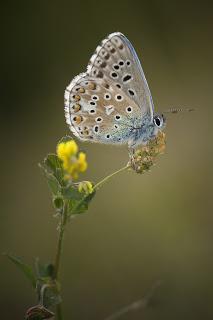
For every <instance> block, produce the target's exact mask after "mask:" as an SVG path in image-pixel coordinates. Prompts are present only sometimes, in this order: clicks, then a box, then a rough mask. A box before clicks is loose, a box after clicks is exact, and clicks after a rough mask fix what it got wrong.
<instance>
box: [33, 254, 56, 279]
mask: <svg viewBox="0 0 213 320" xmlns="http://www.w3.org/2000/svg"><path fill="white" fill-rule="evenodd" d="M35 269H36V274H37V278H41V279H42V278H50V279H52V278H53V273H54V266H53V264H52V263H45V264H42V263H41V262H40V261H39V258H36V260H35Z"/></svg>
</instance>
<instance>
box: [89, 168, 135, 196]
mask: <svg viewBox="0 0 213 320" xmlns="http://www.w3.org/2000/svg"><path fill="white" fill-rule="evenodd" d="M129 168H130V165H129V164H127V165H126V166H125V167H122V168H121V169H119V170H117V171H115V172H113V173H111V174H110V175H108V176H107V177H105V178H103V179H102V180H101V181H99V182H98V183H96V185H95V186H94V190H98V189H99V188H100V187H101V186H102V185H103V184H104V183H105V182H107V181H108V180H109V179H111V178H112V177H114V176H115V175H116V174H118V173H120V172H123V171H125V170H127V169H129Z"/></svg>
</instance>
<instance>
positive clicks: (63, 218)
mask: <svg viewBox="0 0 213 320" xmlns="http://www.w3.org/2000/svg"><path fill="white" fill-rule="evenodd" d="M67 206H68V202H67V201H66V200H64V205H63V211H62V214H61V221H60V225H59V236H58V243H57V249H56V256H55V263H54V280H55V281H56V282H57V281H58V278H59V268H60V262H61V254H62V245H63V239H64V231H65V226H66V223H67V209H68V208H67ZM56 316H57V320H63V315H62V308H61V303H60V304H58V305H57V306H56Z"/></svg>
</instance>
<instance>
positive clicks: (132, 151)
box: [128, 144, 136, 170]
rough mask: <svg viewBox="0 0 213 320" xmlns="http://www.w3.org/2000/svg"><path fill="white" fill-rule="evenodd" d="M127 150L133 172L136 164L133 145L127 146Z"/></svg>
mask: <svg viewBox="0 0 213 320" xmlns="http://www.w3.org/2000/svg"><path fill="white" fill-rule="evenodd" d="M128 150H129V160H130V164H131V166H132V168H133V169H134V170H135V168H136V163H135V148H134V145H132V144H131V145H130V144H129V145H128Z"/></svg>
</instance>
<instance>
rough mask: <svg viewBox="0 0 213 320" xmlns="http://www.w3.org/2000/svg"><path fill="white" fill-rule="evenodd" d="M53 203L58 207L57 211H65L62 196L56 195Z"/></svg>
mask: <svg viewBox="0 0 213 320" xmlns="http://www.w3.org/2000/svg"><path fill="white" fill-rule="evenodd" d="M53 204H54V207H55V208H56V211H57V212H59V213H62V211H63V205H64V200H63V198H62V197H55V198H54V199H53Z"/></svg>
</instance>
